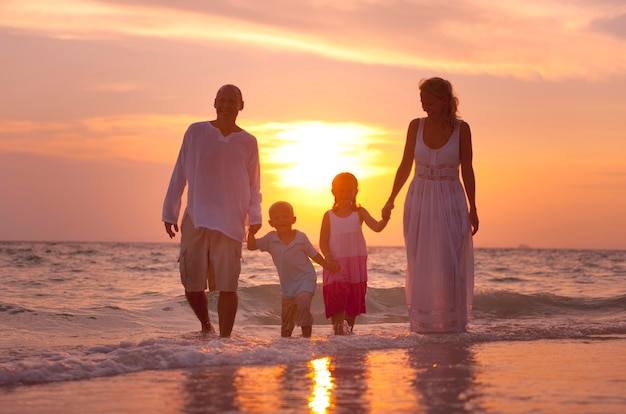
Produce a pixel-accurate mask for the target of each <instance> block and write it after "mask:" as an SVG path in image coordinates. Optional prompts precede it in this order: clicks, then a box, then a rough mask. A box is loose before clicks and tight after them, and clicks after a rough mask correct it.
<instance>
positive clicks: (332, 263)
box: [327, 259, 340, 273]
mask: <svg viewBox="0 0 626 414" xmlns="http://www.w3.org/2000/svg"><path fill="white" fill-rule="evenodd" d="M327 261H328V270H330V271H331V272H333V273H334V272H336V271H337V270H339V268H340V266H339V262H338V261H337V260H335V259H330V260H327Z"/></svg>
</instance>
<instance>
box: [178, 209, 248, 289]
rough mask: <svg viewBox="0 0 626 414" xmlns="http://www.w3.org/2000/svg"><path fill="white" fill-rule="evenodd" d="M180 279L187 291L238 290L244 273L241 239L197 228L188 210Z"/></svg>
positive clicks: (182, 243)
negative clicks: (240, 275) (242, 269)
mask: <svg viewBox="0 0 626 414" xmlns="http://www.w3.org/2000/svg"><path fill="white" fill-rule="evenodd" d="M180 232H181V240H180V258H179V262H180V263H179V264H180V281H181V282H182V284H183V286H184V287H185V291H187V292H200V291H204V290H206V289H207V286H208V288H209V290H211V291H224V292H236V291H237V284H238V281H239V274H240V273H241V242H239V241H237V240H235V239H231V238H230V237H228V236H226V235H224V233H222V232H219V231H216V230H209V229H206V228H202V227H200V228H196V227H195V226H194V224H193V222H192V221H191V217H189V215H187V214H185V216H184V217H183V221H182V223H181V229H180Z"/></svg>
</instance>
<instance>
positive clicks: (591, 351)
mask: <svg viewBox="0 0 626 414" xmlns="http://www.w3.org/2000/svg"><path fill="white" fill-rule="evenodd" d="M352 339H353V340H358V336H355V337H354V338H352ZM294 345H296V346H297V343H294ZM624 367H626V340H624V339H620V338H597V339H585V340H537V341H510V342H509V341H502V342H486V343H474V344H470V345H467V344H458V343H454V344H450V343H425V344H423V345H420V346H419V347H413V348H409V349H386V350H369V351H363V352H360V353H355V352H352V353H341V352H339V353H337V354H336V355H331V356H328V357H327V358H319V359H316V360H314V361H309V362H308V363H292V364H288V365H282V364H279V365H237V361H233V365H226V366H219V367H211V368H202V369H184V370H183V369H177V370H166V371H142V372H139V373H134V374H132V373H131V374H126V375H118V376H114V377H106V378H95V379H90V380H85V381H69V382H56V383H49V384H40V385H27V386H15V387H8V388H7V387H2V388H0V412H2V413H4V414H11V413H85V412H89V413H134V414H138V413H146V412H152V413H270V412H271V413H305V412H312V413H422V412H423V413H483V412H489V413H527V412H541V413H557V412H567V413H623V412H626V396H625V394H624V390H625V389H626V370H625V369H624Z"/></svg>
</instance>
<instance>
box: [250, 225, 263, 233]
mask: <svg viewBox="0 0 626 414" xmlns="http://www.w3.org/2000/svg"><path fill="white" fill-rule="evenodd" d="M259 230H261V224H252V225H251V226H250V228H248V233H249V234H257V232H258V231H259Z"/></svg>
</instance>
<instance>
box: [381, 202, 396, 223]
mask: <svg viewBox="0 0 626 414" xmlns="http://www.w3.org/2000/svg"><path fill="white" fill-rule="evenodd" d="M393 208H394V205H393V201H387V204H385V206H384V207H383V211H382V216H383V218H384V219H385V220H388V219H389V218H390V217H391V210H393Z"/></svg>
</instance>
